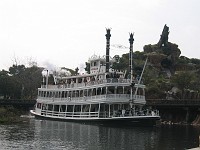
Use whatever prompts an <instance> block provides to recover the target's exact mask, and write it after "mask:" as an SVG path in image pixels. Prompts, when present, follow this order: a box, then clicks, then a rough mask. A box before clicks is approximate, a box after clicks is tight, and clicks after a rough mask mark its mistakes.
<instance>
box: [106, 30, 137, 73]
mask: <svg viewBox="0 0 200 150" xmlns="http://www.w3.org/2000/svg"><path fill="white" fill-rule="evenodd" d="M110 30H111V29H110V28H108V29H106V35H105V36H106V72H107V73H108V72H109V68H110V67H109V66H110V61H109V57H110V54H109V53H110V37H111V34H110ZM133 41H134V38H133V33H130V38H129V43H130V52H129V71H130V72H131V70H132V67H131V66H132V61H131V58H132V55H133Z"/></svg>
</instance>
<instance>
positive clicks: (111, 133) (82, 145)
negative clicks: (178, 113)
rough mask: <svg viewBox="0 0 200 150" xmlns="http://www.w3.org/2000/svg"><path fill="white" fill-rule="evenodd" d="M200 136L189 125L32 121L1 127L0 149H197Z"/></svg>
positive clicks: (196, 129)
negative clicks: (150, 126) (126, 126)
mask: <svg viewBox="0 0 200 150" xmlns="http://www.w3.org/2000/svg"><path fill="white" fill-rule="evenodd" d="M199 133H200V132H199V128H193V127H190V126H182V127H181V126H177V127H176V126H163V127H154V128H148V127H146V128H145V127H143V128H140V127H134V128H116V127H105V126H102V125H86V124H79V123H70V122H57V121H47V120H35V119H31V120H30V121H29V122H25V123H23V124H17V125H0V149H19V150H23V149H34V150H35V149H38V150H46V149H48V150H49V149H50V150H51V149H52V150H53V149H56V150H63V149H65V150H72V149H73V150H160V149H162V150H168V149H169V150H171V149H178V150H179V149H186V148H192V147H196V146H197V145H198V135H199Z"/></svg>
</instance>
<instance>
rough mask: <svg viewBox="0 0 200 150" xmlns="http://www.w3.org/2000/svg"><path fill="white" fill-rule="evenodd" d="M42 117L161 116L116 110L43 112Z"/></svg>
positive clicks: (157, 112) (137, 111)
mask: <svg viewBox="0 0 200 150" xmlns="http://www.w3.org/2000/svg"><path fill="white" fill-rule="evenodd" d="M41 115H43V116H54V117H58V118H59V117H62V118H64V117H69V118H97V117H100V118H109V117H127V116H159V111H158V110H148V109H147V110H124V112H122V111H120V110H115V111H113V112H110V114H109V112H107V111H106V112H100V113H99V112H59V111H50V110H42V111H41Z"/></svg>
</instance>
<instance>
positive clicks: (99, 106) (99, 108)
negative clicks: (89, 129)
mask: <svg viewBox="0 0 200 150" xmlns="http://www.w3.org/2000/svg"><path fill="white" fill-rule="evenodd" d="M100 108H101V103H99V110H98V118H99V116H100Z"/></svg>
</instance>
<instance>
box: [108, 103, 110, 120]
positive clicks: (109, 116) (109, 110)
mask: <svg viewBox="0 0 200 150" xmlns="http://www.w3.org/2000/svg"><path fill="white" fill-rule="evenodd" d="M108 106H109V107H108V111H109V114H108V116H109V117H110V104H108Z"/></svg>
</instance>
